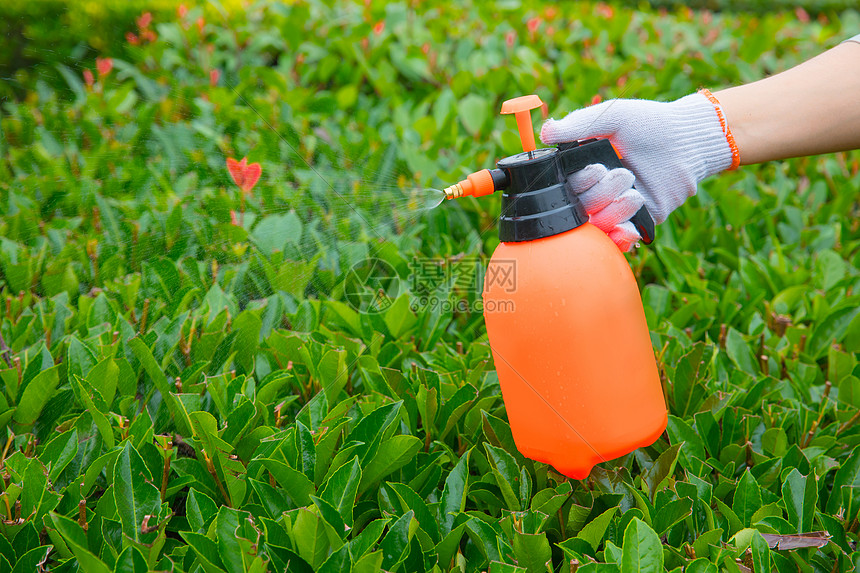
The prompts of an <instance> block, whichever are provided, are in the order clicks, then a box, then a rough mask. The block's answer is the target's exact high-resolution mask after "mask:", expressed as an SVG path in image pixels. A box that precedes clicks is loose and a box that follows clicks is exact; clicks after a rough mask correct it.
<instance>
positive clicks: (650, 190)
mask: <svg viewBox="0 0 860 573" xmlns="http://www.w3.org/2000/svg"><path fill="white" fill-rule="evenodd" d="M724 117H725V116H724V115H723V113H722V110H721V109H720V107H719V103H718V102H717V100H716V99H715V98H713V96H712V95H711V94H710V92H707V91H704V90H703V92H700V93H695V94H691V95H688V96H686V97H683V98H681V99H679V100H676V101H673V102H668V103H664V102H656V101H648V100H632V99H616V100H609V101H606V102H603V103H600V104H597V105H593V106H591V107H586V108H583V109H580V110H577V111H574V112H572V113H570V114H568V116H567V117H565V118H564V119H561V120H552V119H550V120H547V121H546V122H545V123H544V124H543V128H542V129H541V134H540V138H541V141H543V142H544V143H545V144H554V143H560V142H565V141H574V140H582V139H589V138H592V137H608V138H609V140H610V141H611V142H612V145H614V146H615V149H616V150H617V151H618V152H619V154H620V155H621V162H622V163H623V164H624V166H625V167H627V168H628V169H629V170H630V171H632V172H633V175H634V176H635V179H634V180H632V181H631V178H630V177H629V176H626V175H624V174H623V171H624V170H619V169H613V170H612V171H607V170H606V169H605V168H604V169H603V170H602V171H600V170H598V169H585V170H583V171H581V172H580V173H578V174H574V175H572V176H571V178H570V179H569V181H568V182H569V184H571V185H572V186H573V187H575V189H573V190H574V192H579V193H581V196H580V198H581V199H582V201H583V204H584V206H585V209H586V211H588V213H589V215H591V220H592V222H594V223H595V224H597V226H599V227H600V228H601V229H603V230H604V231H606V232H607V233H609V234H610V236H613V233H614V234H615V235H616V236H617V238H618V239H619V240H623V242H626V243H629V244H627V248H629V246H630V245H632V244H633V243H635V240H633V241H632V242H630V241H631V237H632V236H633V235H631V234H630V233H631V228H632V225H630V226H629V227H627V226H621V223H622V222H623V221H626V220H628V219H629V218H630V217H631V216H633V215H634V214H635V213H636V211H637V210H638V208H639V207H641V205H642V203H641V201H642V200H644V203H645V205H646V206H647V207H648V211H649V212H650V213H651V217H652V218H653V219H654V222H655V223H662V222H663V221H665V220H666V217H668V216H669V213H671V212H672V211H674V210H675V209H677V208H678V207H679V206H680V205H681V204H682V203H683V202H684V201H686V200H687V198H688V197H692V196H693V195H695V194H696V186H697V184H698V183H699V181H701V180H702V179H704V178H705V177H708V176H710V175H714V174H716V173H719V172H720V171H724V170H726V169H729V168H735V167H737V165H738V162H739V156H738V153H737V148H736V147H735V145H734V143H733V141H734V140H733V138H732V137H731V132H730V131H728V127H727V126H726V123H725V121H724V119H723V118H724ZM730 142H732V143H731V144H730ZM607 178H608V179H609V180H608V181H607V182H606V183H604V179H607ZM628 181H630V182H631V183H632V186H631V185H629V184H627V182H628ZM598 182H599V184H597V185H595V183H598ZM622 182H624V184H623V185H622ZM588 183H591V185H587V184H588ZM577 189H578V191H577ZM589 205H590V207H589ZM606 209H610V211H609V212H608V213H604V212H603V211H605V210H606ZM623 216H626V218H624V217H623ZM601 219H602V220H603V221H602V222H601ZM609 222H614V223H613V225H612V226H609ZM632 233H635V237H636V239H638V237H639V234H638V233H637V232H636V231H635V229H632ZM613 240H615V239H613ZM619 240H616V243H618V246H619V247H621V248H622V250H627V248H625V246H624V245H623V244H622V242H620V241H619Z"/></svg>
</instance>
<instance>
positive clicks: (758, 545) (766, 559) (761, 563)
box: [750, 470, 797, 571]
mask: <svg viewBox="0 0 860 573" xmlns="http://www.w3.org/2000/svg"><path fill="white" fill-rule="evenodd" d="M794 471H797V470H794ZM750 549H751V550H752V557H753V569H754V570H755V571H770V570H771V567H770V547H769V546H768V544H767V541H765V539H764V537H762V534H761V533H759V532H758V531H756V532H755V533H753V538H752V544H751V546H750Z"/></svg>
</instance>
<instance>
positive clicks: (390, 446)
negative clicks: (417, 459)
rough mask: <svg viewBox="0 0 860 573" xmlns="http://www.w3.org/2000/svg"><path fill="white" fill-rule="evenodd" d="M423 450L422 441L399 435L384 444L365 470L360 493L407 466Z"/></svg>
mask: <svg viewBox="0 0 860 573" xmlns="http://www.w3.org/2000/svg"><path fill="white" fill-rule="evenodd" d="M420 449H421V440H420V439H419V438H416V437H415V436H407V435H398V436H393V437H391V438H390V439H388V440H386V441H384V442H382V443H381V444H380V445H379V449H378V450H377V452H376V455H375V456H374V457H373V459H372V460H371V461H370V463H369V464H367V466H366V467H365V468H364V471H363V473H362V475H361V484H360V485H359V488H358V491H359V493H364V492H365V491H367V489H368V488H369V487H370V486H371V485H373V484H375V483H377V482H378V481H379V480H381V479H383V478H384V477H385V476H387V475H389V474H390V473H391V472H394V471H396V470H399V469H400V468H402V467H403V466H404V465H406V464H407V463H408V462H409V461H410V460H412V458H413V457H414V456H415V454H416V453H418V450H420Z"/></svg>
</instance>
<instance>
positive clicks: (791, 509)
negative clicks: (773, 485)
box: [780, 468, 838, 533]
mask: <svg viewBox="0 0 860 573" xmlns="http://www.w3.org/2000/svg"><path fill="white" fill-rule="evenodd" d="M834 491H838V490H834ZM782 501H783V503H784V504H785V511H786V514H787V515H788V521H789V523H791V524H792V525H793V526H795V528H797V533H808V532H810V531H812V528H813V525H812V524H813V519H814V518H815V506H816V504H817V503H818V483H817V480H816V479H815V474H813V473H810V474H809V475H808V476H804V475H801V473H800V472H799V471H797V468H794V469H792V470H791V472H790V473H789V474H788V476H786V478H785V481H784V482H783V484H782ZM780 517H781V516H780Z"/></svg>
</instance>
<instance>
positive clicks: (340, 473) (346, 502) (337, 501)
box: [319, 456, 361, 527]
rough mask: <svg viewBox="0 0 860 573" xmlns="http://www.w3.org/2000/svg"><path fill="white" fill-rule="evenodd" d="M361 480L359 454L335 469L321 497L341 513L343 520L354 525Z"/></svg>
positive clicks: (324, 486) (321, 492)
mask: <svg viewBox="0 0 860 573" xmlns="http://www.w3.org/2000/svg"><path fill="white" fill-rule="evenodd" d="M360 482H361V466H360V465H359V464H358V456H356V457H354V458H352V460H351V461H349V462H347V463H345V464H343V465H342V466H341V467H339V468H338V469H336V470H335V472H334V473H333V474H332V475H331V477H330V478H329V479H328V481H326V483H325V484H324V485H323V488H322V490H321V491H320V494H319V497H320V498H322V499H324V500H325V501H327V502H329V503H330V504H331V505H332V506H333V507H334V508H335V509H336V510H337V512H338V513H339V514H340V516H341V518H342V519H343V522H344V523H345V524H346V525H348V526H349V527H352V525H353V521H352V510H353V506H354V505H355V496H356V495H357V494H358V485H359V483H360Z"/></svg>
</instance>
